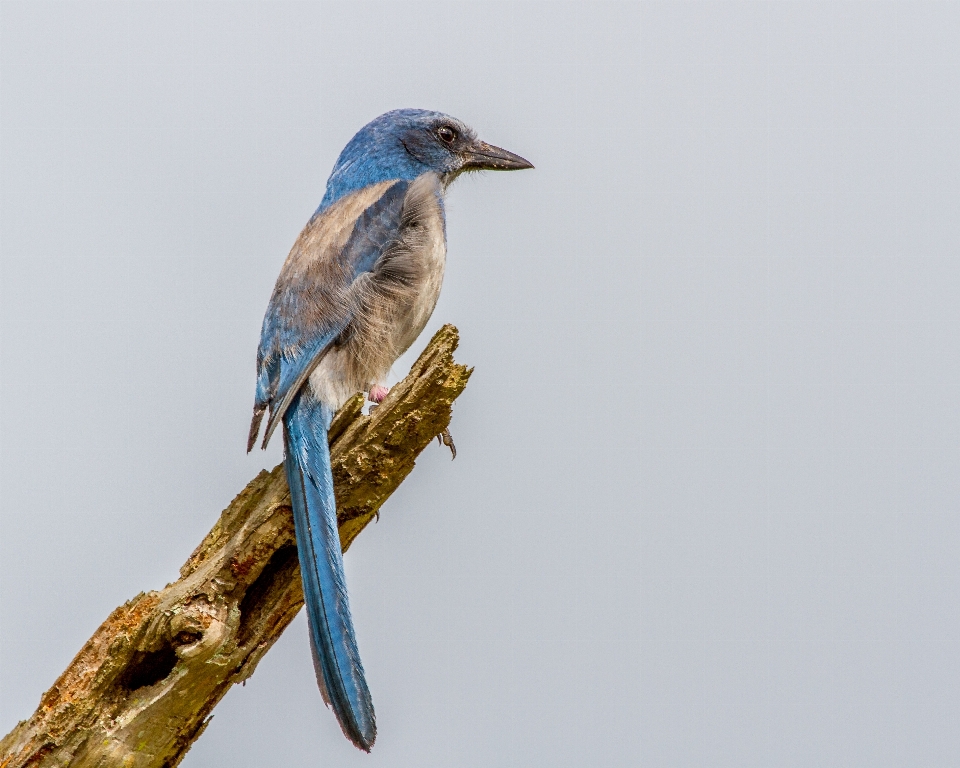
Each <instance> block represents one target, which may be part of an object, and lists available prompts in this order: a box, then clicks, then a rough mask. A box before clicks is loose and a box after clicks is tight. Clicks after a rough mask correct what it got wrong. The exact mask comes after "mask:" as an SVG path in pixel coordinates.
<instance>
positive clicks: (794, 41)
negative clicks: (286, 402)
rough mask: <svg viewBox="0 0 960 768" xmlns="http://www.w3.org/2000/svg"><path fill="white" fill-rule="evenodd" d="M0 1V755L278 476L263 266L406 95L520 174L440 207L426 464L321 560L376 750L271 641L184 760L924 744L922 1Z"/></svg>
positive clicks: (932, 456) (927, 125) (782, 751)
mask: <svg viewBox="0 0 960 768" xmlns="http://www.w3.org/2000/svg"><path fill="white" fill-rule="evenodd" d="M0 13H2V21H0V66H2V83H0V85H2V97H0V108H2V114H0V121H2V122H0V128H2V135H0V138H2V145H0V172H2V180H0V181H2V195H3V198H2V209H0V246H2V308H0V312H2V314H0V322H2V393H0V394H2V396H0V415H2V462H0V471H2V475H0V478H2V495H0V498H2V522H0V525H2V527H0V600H2V604H0V688H2V696H0V732H6V731H7V730H9V729H10V728H11V727H12V726H13V725H14V724H15V722H16V721H17V720H18V719H20V718H24V717H27V716H28V715H29V714H30V713H31V712H32V711H33V710H34V708H35V707H36V705H37V703H38V700H39V697H40V695H41V693H42V692H43V691H44V690H46V689H47V688H48V687H49V685H50V684H51V683H52V682H53V680H54V679H55V678H56V676H57V675H58V674H59V672H60V671H62V669H63V668H64V666H65V665H66V664H67V663H68V662H69V661H70V659H71V658H72V657H73V655H74V654H75V653H76V652H77V650H79V648H80V647H81V645H82V644H83V642H84V641H85V640H86V639H87V638H88V637H89V636H90V634H91V633H92V632H93V631H94V629H95V628H96V627H97V626H98V625H99V623H100V622H101V621H102V620H103V619H104V618H105V617H106V616H107V614H108V613H109V612H110V611H111V610H112V609H113V608H114V607H116V606H117V605H118V604H120V603H121V602H123V601H124V600H126V599H128V598H130V597H132V596H133V595H135V594H136V593H137V592H139V591H141V590H148V589H153V588H159V587H162V586H163V584H165V583H166V582H168V581H170V580H172V579H174V578H175V577H176V574H177V569H178V567H179V566H180V564H181V563H182V562H183V561H184V560H185V559H186V557H187V556H188V555H189V554H190V552H191V551H192V550H193V548H194V546H195V545H196V544H197V543H198V542H199V540H200V538H201V537H202V536H203V534H204V533H205V532H206V531H207V530H208V529H209V527H210V526H211V525H212V524H213V522H214V521H215V520H216V517H217V515H218V514H219V512H220V510H221V509H222V508H223V507H224V506H225V505H226V504H227V503H228V502H229V501H230V499H231V498H232V497H233V496H234V494H235V493H236V492H238V491H239V490H240V488H241V487H242V486H243V485H244V483H245V482H246V481H247V480H249V479H250V478H251V477H252V476H253V475H254V474H255V473H256V472H257V471H258V470H259V469H260V468H261V467H264V466H273V465H274V464H275V463H276V462H278V461H279V460H280V452H279V444H278V441H274V445H273V446H272V447H271V449H270V451H269V452H268V453H267V454H266V455H264V454H262V453H259V452H257V453H255V454H253V455H251V456H246V455H245V454H244V440H245V436H246V430H247V426H248V422H249V413H250V405H251V398H252V394H253V384H254V381H253V365H254V352H255V348H256V344H257V339H258V334H259V328H260V321H261V318H262V315H263V311H264V307H265V305H266V301H267V298H268V296H269V293H270V290H271V288H272V286H273V282H274V279H275V277H276V274H277V271H278V270H279V267H280V264H281V262H282V260H283V258H284V257H285V255H286V253H287V251H288V249H289V247H290V245H291V244H292V242H293V240H294V238H295V237H296V235H297V233H298V232H299V230H300V228H301V227H302V226H303V224H304V223H305V222H306V220H307V219H308V217H309V216H310V214H311V213H312V212H313V210H314V209H315V207H316V206H317V204H318V203H319V200H320V198H321V196H322V193H323V188H324V183H325V181H326V177H327V174H328V173H329V170H330V168H331V166H332V164H333V161H334V160H335V158H336V155H337V154H338V153H339V151H340V149H341V147H342V146H343V145H344V143H345V142H346V141H347V140H348V139H349V138H350V137H351V136H352V135H353V133H354V132H355V131H356V130H357V129H358V128H359V127H360V126H361V125H363V124H364V123H365V122H367V121H368V120H369V119H371V118H373V117H374V116H376V115H378V114H380V113H382V112H384V111H386V110H388V109H393V108H396V107H406V106H416V107H427V108H433V109H440V110H443V111H447V112H449V113H451V114H453V115H456V116H457V117H460V118H462V119H464V120H465V121H467V122H468V123H471V124H472V125H473V126H474V127H476V128H477V129H478V130H479V132H480V135H481V136H482V137H484V138H486V139H487V140H489V141H491V142H493V143H495V144H499V145H501V146H504V147H506V148H508V149H511V150H513V151H515V152H518V153H520V154H522V155H524V156H525V157H528V158H529V159H530V160H532V161H533V162H534V163H535V164H536V166H537V170H536V171H530V172H525V173H518V174H493V173H491V174H486V175H485V176H482V177H477V178H469V179H464V180H462V181H460V182H458V183H457V184H456V185H455V186H454V188H453V189H452V190H451V193H450V196H449V266H448V272H447V278H446V284H445V287H444V293H443V295H442V297H441V300H440V304H439V306H438V307H437V310H436V313H435V315H434V319H433V322H432V323H431V325H430V326H429V327H428V329H427V331H428V333H429V332H432V330H433V329H435V328H436V327H438V326H439V325H440V324H442V323H444V322H452V323H455V324H456V325H458V326H459V328H460V330H461V334H462V338H463V343H462V347H461V351H460V353H459V359H460V360H462V361H463V362H466V363H470V364H472V365H475V366H476V373H475V374H474V378H473V379H472V381H471V384H470V387H469V388H468V390H467V392H466V393H465V395H464V396H463V397H462V399H461V400H460V401H459V402H458V404H457V406H456V409H455V413H454V421H453V434H454V436H455V438H456V441H457V446H458V448H459V451H460V455H459V457H458V458H457V461H456V462H453V463H451V462H450V460H449V455H448V453H447V452H446V449H441V448H439V447H433V448H429V449H428V450H427V451H426V453H425V455H424V456H423V457H422V459H421V461H420V462H419V464H418V467H417V469H416V471H415V472H414V473H413V475H412V476H411V477H410V478H409V480H408V481H407V482H406V483H405V484H404V485H403V487H402V488H401V489H400V490H399V491H398V492H397V494H396V495H395V496H394V497H393V499H391V501H390V502H389V503H388V504H387V505H386V507H385V509H384V512H383V516H382V518H381V521H380V523H379V524H378V525H376V526H372V527H371V528H370V529H368V530H367V531H366V532H365V533H364V534H363V536H361V537H360V539H359V540H358V541H357V543H356V545H355V546H354V547H353V549H352V550H351V551H350V553H349V555H348V557H347V571H348V581H349V586H350V592H351V599H352V605H353V608H354V613H355V618H356V623H357V625H358V634H359V640H360V648H361V652H362V655H363V659H364V663H365V666H366V668H367V671H368V673H369V679H370V684H371V687H372V690H373V695H374V701H375V704H376V707H377V715H378V723H379V728H380V735H379V738H378V741H377V745H376V747H375V748H374V751H373V754H372V755H370V756H366V755H363V754H361V753H360V752H358V751H357V750H355V749H354V748H353V747H352V746H350V745H349V744H348V743H347V741H346V740H345V739H344V738H343V737H342V735H341V734H340V732H339V729H338V727H337V725H336V722H335V720H334V718H333V715H332V714H331V713H329V712H328V711H326V710H325V709H324V707H323V705H322V703H321V700H320V697H319V694H318V693H317V690H316V686H315V683H314V677H313V672H312V668H311V662H310V653H309V650H308V644H307V635H306V627H305V622H304V621H303V617H302V616H301V617H299V618H298V620H297V621H296V622H295V623H294V625H293V626H292V627H291V628H290V630H289V631H288V632H287V633H286V635H285V636H284V637H283V638H282V640H281V641H280V642H279V643H278V644H277V645H276V647H275V648H274V649H273V650H272V651H271V652H270V653H269V654H268V656H267V657H266V658H265V659H264V661H263V662H262V663H261V664H260V667H259V668H258V670H257V672H256V674H255V675H254V677H253V678H252V680H250V681H249V682H248V684H247V685H246V687H243V688H235V689H234V690H232V691H231V692H230V693H229V694H228V696H227V698H226V699H225V701H224V702H223V703H222V704H221V705H220V706H219V707H218V708H217V710H216V716H215V717H214V720H213V722H212V724H211V726H210V728H209V729H208V731H207V733H206V734H205V735H204V736H203V737H202V738H201V740H200V742H199V743H198V745H197V746H196V747H195V748H194V750H193V751H192V752H191V753H190V755H189V756H188V757H187V759H186V761H185V763H184V765H185V766H189V767H190V768H200V767H201V766H202V767H204V768H213V767H215V766H238V765H256V766H271V765H305V766H306V765H338V766H361V765H363V766H388V765H389V766H418V767H423V768H428V767H429V766H445V767H446V766H454V765H455V766H484V767H486V766H530V765H545V766H578V767H579V766H585V765H598V766H600V765H602V766H635V765H644V766H651V767H653V766H657V767H658V768H660V767H663V766H678V767H683V768H689V767H690V766H710V768H718V767H720V766H731V767H732V766H736V767H738V768H742V767H744V766H757V767H758V768H761V767H763V768H768V767H769V766H804V767H806V766H811V765H816V766H844V767H846V766H870V767H871V768H876V767H878V766H903V765H924V766H945V765H955V764H957V759H958V758H957V756H958V755H960V728H957V722H958V721H960V693H958V691H960V687H958V686H960V557H958V548H960V515H958V514H957V507H958V498H960V471H958V469H960V468H958V459H960V344H958V342H960V259H958V258H957V257H958V250H960V216H958V202H960V44H958V41H960V4H957V3H929V2H921V1H920V0H913V1H912V2H902V3H880V2H868V3H846V2H837V1H836V0H831V1H830V2H823V3H819V2H793V3H785V2H784V3H781V2H760V3H758V2H750V3H740V2H709V3H707V2H688V3H679V2H667V3H652V2H651V3H646V2H644V3H638V2H635V3H608V2H606V3H603V2H597V3H587V2H577V3H532V2H517V1H515V2H511V3H505V4H494V3H459V2H449V1H446V2H429V3H419V2H418V3H411V2H389V3H386V2H374V3H358V2H349V3H348V2H343V3H338V4H337V3H332V2H326V3H322V4H321V3H289V2H259V3H204V2H196V1H195V0H191V1H190V2H183V3H134V2H104V3H89V2H68V3H42V2H37V1H36V0H31V2H26V3H14V2H3V3H2V5H0ZM425 337H427V336H426V334H425ZM422 344H423V342H421V343H419V344H418V345H417V351H419V349H420V348H422ZM408 364H409V360H406V361H403V362H402V363H401V365H399V366H398V367H397V373H398V374H402V373H403V372H405V370H406V366H407V365H408Z"/></svg>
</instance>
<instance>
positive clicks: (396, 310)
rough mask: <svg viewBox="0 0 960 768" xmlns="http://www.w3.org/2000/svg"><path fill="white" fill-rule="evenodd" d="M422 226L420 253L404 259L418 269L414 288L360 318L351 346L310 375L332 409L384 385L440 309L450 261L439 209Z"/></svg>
mask: <svg viewBox="0 0 960 768" xmlns="http://www.w3.org/2000/svg"><path fill="white" fill-rule="evenodd" d="M419 223H420V226H421V227H423V230H422V231H421V232H420V234H419V236H418V237H417V246H418V247H416V248H411V249H410V250H409V253H407V254H405V255H404V258H409V259H411V264H412V265H414V266H415V269H412V270H410V275H411V280H410V283H409V285H405V286H404V288H403V290H399V291H394V292H385V293H383V294H382V295H378V299H377V301H376V302H374V304H373V309H372V311H370V312H369V313H366V314H364V315H362V316H361V317H358V318H357V321H356V322H355V324H354V326H353V329H352V330H353V332H352V333H351V334H350V335H349V337H348V339H347V340H346V342H345V343H344V344H342V345H341V346H337V347H334V348H332V349H331V350H330V351H329V352H328V353H327V354H326V355H324V358H323V359H322V360H321V361H320V363H319V365H318V366H317V367H316V369H315V370H314V371H313V373H312V374H311V375H310V386H311V388H312V389H313V392H314V394H315V395H316V396H317V397H318V398H319V399H320V400H321V401H322V402H324V403H326V404H327V405H329V406H330V407H332V408H339V407H340V406H341V405H342V404H343V403H344V402H346V401H347V400H348V399H349V398H350V397H351V396H353V395H354V394H355V393H356V392H359V391H362V390H367V389H368V388H369V387H370V386H371V385H373V384H378V383H383V382H384V381H385V379H386V378H387V376H388V374H389V373H390V368H391V367H392V366H393V364H394V363H395V362H396V361H397V358H399V357H400V355H402V354H403V353H404V352H406V351H407V349H409V348H410V346H411V345H412V344H413V342H414V341H416V339H417V337H418V336H419V335H420V333H421V331H423V329H424V326H426V324H427V321H428V320H429V319H430V316H431V315H432V314H433V310H434V308H435V307H436V306H437V300H438V299H439V298H440V288H441V286H442V285H443V273H444V269H445V267H446V255H447V247H446V237H445V233H444V226H443V219H442V214H441V213H440V210H439V206H437V207H436V209H435V210H431V211H428V212H427V215H425V216H423V217H422V218H421V219H420V220H419Z"/></svg>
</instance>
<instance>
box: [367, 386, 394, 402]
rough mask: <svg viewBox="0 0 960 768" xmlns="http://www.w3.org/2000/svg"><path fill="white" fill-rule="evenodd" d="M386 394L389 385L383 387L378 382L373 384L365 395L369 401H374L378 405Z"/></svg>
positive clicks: (388, 391) (388, 392)
mask: <svg viewBox="0 0 960 768" xmlns="http://www.w3.org/2000/svg"><path fill="white" fill-rule="evenodd" d="M388 394H390V387H384V386H382V385H380V384H374V385H373V386H372V387H370V392H369V394H368V395H367V399H368V400H369V401H370V402H371V403H376V404H377V405H380V403H382V402H383V399H384V398H385V397H386V396H387V395H388Z"/></svg>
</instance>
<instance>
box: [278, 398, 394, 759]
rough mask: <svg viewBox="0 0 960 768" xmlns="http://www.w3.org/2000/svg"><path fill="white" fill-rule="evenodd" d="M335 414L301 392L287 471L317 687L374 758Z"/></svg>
mask: <svg viewBox="0 0 960 768" xmlns="http://www.w3.org/2000/svg"><path fill="white" fill-rule="evenodd" d="M332 418H333V412H332V411H331V410H330V409H329V408H327V407H326V406H324V405H323V404H322V403H319V402H317V401H316V400H314V399H313V398H312V397H311V395H310V393H309V392H302V393H301V394H299V395H298V396H297V398H296V400H294V401H293V403H291V406H290V409H289V410H288V411H287V413H286V414H285V417H284V426H285V427H286V429H285V430H284V433H285V434H284V437H285V442H286V446H285V447H286V455H285V457H284V466H285V468H286V472H287V481H288V483H289V485H290V499H291V502H292V506H293V518H294V523H295V525H296V531H297V548H298V551H299V555H300V571H301V573H302V575H303V596H304V602H305V603H306V607H307V619H308V623H309V625H310V642H311V645H312V650H313V659H314V667H315V668H316V671H317V683H318V684H319V686H320V690H321V693H323V698H324V700H325V701H327V702H328V703H329V704H330V705H331V706H332V707H333V711H334V714H336V716H337V720H339V722H340V727H341V728H342V729H343V733H344V735H345V736H346V737H347V738H348V739H350V741H352V742H353V743H354V744H355V745H356V746H357V747H359V748H360V749H362V750H365V751H367V752H369V751H370V748H371V747H372V746H373V742H374V740H375V739H376V736H377V725H376V719H375V716H374V712H373V701H372V700H371V697H370V691H369V689H368V688H367V682H366V679H365V678H364V673H363V664H362V663H361V662H360V652H359V651H358V650H357V640H356V636H355V634H354V631H353V620H352V619H351V617H350V604H349V601H348V599H347V587H346V583H345V581H344V576H343V554H342V551H341V549H340V535H339V533H338V532H337V506H336V499H335V497H334V495H333V476H332V474H331V471H330V450H329V448H328V446H327V430H328V428H329V426H330V421H331V419H332Z"/></svg>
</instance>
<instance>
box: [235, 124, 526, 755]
mask: <svg viewBox="0 0 960 768" xmlns="http://www.w3.org/2000/svg"><path fill="white" fill-rule="evenodd" d="M526 168H533V165H532V164H531V163H530V162H529V161H527V160H525V159H524V158H522V157H520V156H519V155H515V154H513V153H512V152H508V151H507V150H505V149H501V148H500V147H495V146H493V145H491V144H487V143H486V142H484V141H481V140H480V139H478V138H477V134H476V132H475V131H473V130H472V129H471V128H470V127H468V126H467V125H466V124H465V123H463V122H462V121H460V120H458V119H456V118H453V117H451V116H449V115H446V114H443V113H441V112H434V111H430V110H424V109H398V110H393V111H391V112H387V113H386V114H383V115H380V116H379V117H377V118H375V119H374V120H372V121H371V122H369V123H368V124H367V125H365V126H364V127H363V128H361V129H360V130H359V131H358V132H357V133H356V135H355V136H354V137H353V138H352V139H351V140H350V141H349V142H348V143H347V145H346V146H345V147H344V149H343V151H342V152H341V153H340V156H339V158H338V159H337V162H336V164H335V165H334V167H333V171H332V172H331V174H330V177H329V179H328V181H327V186H326V191H325V193H324V196H323V198H322V200H321V202H320V206H319V207H318V208H317V210H316V212H315V213H314V214H313V216H312V217H311V218H310V220H309V221H308V222H307V224H306V226H305V227H304V229H303V231H302V232H301V233H300V235H299V237H298V238H297V240H296V242H295V243H294V245H293V248H292V249H291V250H290V253H289V255H288V256H287V259H286V261H285V262H284V264H283V267H282V268H281V270H280V274H279V277H278V278H277V282H276V285H275V287H274V289H273V293H272V295H271V297H270V300H269V303H268V305H267V310H266V313H265V315H264V319H263V326H262V330H261V336H260V345H259V348H258V350H257V380H256V393H255V397H254V406H253V419H252V421H251V424H250V434H249V438H248V441H247V452H248V453H249V452H250V451H251V450H252V449H253V447H254V445H255V444H256V441H257V438H258V436H259V434H260V427H261V422H262V421H263V418H264V416H265V415H266V416H267V421H266V425H265V427H264V436H263V442H262V447H263V448H266V447H267V444H268V443H269V441H270V437H271V436H272V435H273V432H274V430H275V429H276V428H277V427H278V425H280V424H282V425H283V442H284V468H285V472H286V476H287V482H288V484H289V486H290V499H291V506H292V508H293V518H294V526H295V530H296V540H297V550H298V554H299V560H300V571H301V575H302V578H303V594H304V603H305V605H306V613H307V624H308V627H309V634H310V645H311V651H312V655H313V662H314V670H315V672H316V677H317V684H318V687H319V688H320V692H321V695H322V696H323V699H324V701H325V702H326V704H327V705H328V706H329V707H331V708H332V709H333V712H334V714H335V715H336V717H337V720H338V722H339V724H340V727H341V729H342V730H343V733H344V735H345V736H346V737H347V738H348V739H349V740H350V741H351V742H353V744H354V745H355V746H356V747H358V748H359V749H361V750H364V751H365V752H369V751H370V749H371V747H372V746H373V744H374V741H375V739H376V733H377V727H376V717H375V714H374V709H373V701H372V698H371V695H370V690H369V688H368V686H367V682H366V677H365V675H364V670H363V664H362V663H361V661H360V653H359V650H358V648H357V641H356V635H355V633H354V628H353V620H352V618H351V615H350V606H349V601H348V598H347V588H346V582H345V579H344V573H343V555H342V552H341V547H340V537H339V534H338V532H337V509H336V499H335V497H334V491H333V477H332V475H331V468H330V452H329V448H328V438H327V433H328V430H329V428H330V423H331V420H332V419H333V416H334V414H335V413H336V412H337V409H338V408H340V406H341V405H343V403H345V402H346V401H347V400H348V399H349V398H351V397H352V396H353V395H355V394H356V393H358V392H364V393H366V394H367V397H368V399H369V400H370V401H372V402H374V403H380V402H381V401H382V400H383V399H384V398H385V397H386V395H387V394H388V392H389V390H388V388H387V386H386V378H387V375H388V373H389V371H390V369H391V367H392V365H393V364H394V363H395V362H396V360H397V359H398V358H399V357H400V355H402V354H403V353H404V352H405V351H406V350H407V349H408V348H409V347H410V345H411V344H413V342H414V341H415V340H416V338H417V336H419V334H420V332H421V331H422V330H423V328H424V326H425V325H426V323H427V321H428V320H429V318H430V316H431V314H432V313H433V310H434V307H435V306H436V304H437V299H438V297H439V295H440V287H441V284H442V282H443V274H444V267H445V264H446V251H447V243H446V214H445V207H444V205H445V204H444V198H445V194H446V192H447V189H448V187H449V186H450V184H451V183H452V182H453V181H454V180H455V179H456V178H457V177H458V176H460V175H461V174H463V173H467V172H472V171H485V170H489V171H512V170H522V169H526Z"/></svg>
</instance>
